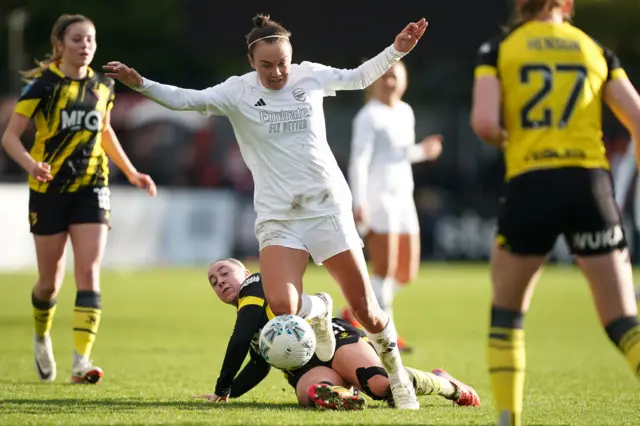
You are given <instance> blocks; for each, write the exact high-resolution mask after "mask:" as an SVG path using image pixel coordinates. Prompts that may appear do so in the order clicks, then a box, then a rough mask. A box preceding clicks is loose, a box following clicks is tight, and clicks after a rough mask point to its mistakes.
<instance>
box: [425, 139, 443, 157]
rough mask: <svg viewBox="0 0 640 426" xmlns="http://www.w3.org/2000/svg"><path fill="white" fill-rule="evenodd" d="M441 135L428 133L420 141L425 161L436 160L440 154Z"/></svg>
mask: <svg viewBox="0 0 640 426" xmlns="http://www.w3.org/2000/svg"><path fill="white" fill-rule="evenodd" d="M443 140H444V138H443V137H442V135H429V136H427V137H426V138H424V139H423V140H422V142H420V146H421V147H422V149H423V151H424V156H425V158H426V159H427V161H433V160H437V159H438V157H440V154H442V141H443Z"/></svg>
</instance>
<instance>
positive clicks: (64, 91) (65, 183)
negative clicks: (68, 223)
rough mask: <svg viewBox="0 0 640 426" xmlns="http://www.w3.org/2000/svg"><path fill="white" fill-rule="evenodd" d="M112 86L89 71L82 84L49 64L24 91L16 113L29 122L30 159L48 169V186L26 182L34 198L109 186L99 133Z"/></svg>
mask: <svg viewBox="0 0 640 426" xmlns="http://www.w3.org/2000/svg"><path fill="white" fill-rule="evenodd" d="M114 98H115V94H114V81H113V80H112V79H110V78H108V77H105V76H103V75H101V74H99V73H96V72H94V71H93V70H92V69H89V72H88V75H87V77H86V78H84V79H81V80H74V79H71V78H68V77H66V76H65V75H64V74H63V73H62V72H61V71H60V69H59V68H58V67H57V66H56V65H55V64H52V65H50V66H49V68H48V69H46V70H45V71H43V72H42V74H41V75H39V76H38V77H37V78H36V79H34V80H33V81H32V82H31V83H30V84H29V85H28V86H27V87H26V88H25V89H24V91H23V94H22V96H21V97H20V100H19V101H18V104H17V106H16V109H15V112H16V113H18V114H21V115H23V116H25V117H29V118H32V119H33V121H34V124H35V126H36V137H35V141H34V144H33V148H32V149H31V156H32V157H33V159H34V160H36V161H38V162H41V161H42V162H46V163H48V164H49V165H51V174H52V175H53V180H52V181H50V182H38V181H37V180H35V179H33V178H32V177H29V187H30V188H31V189H32V190H33V191H36V192H41V193H45V192H75V191H77V190H78V189H79V188H81V187H87V186H90V187H102V186H107V185H108V183H109V182H108V179H109V169H108V159H107V156H106V154H105V152H104V150H103V149H102V131H103V129H104V122H105V118H106V116H107V114H109V111H110V110H111V108H113V101H114Z"/></svg>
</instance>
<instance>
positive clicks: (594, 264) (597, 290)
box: [578, 248, 640, 379]
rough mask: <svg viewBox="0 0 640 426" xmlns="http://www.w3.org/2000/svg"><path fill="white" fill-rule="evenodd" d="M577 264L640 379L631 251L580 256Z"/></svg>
mask: <svg viewBox="0 0 640 426" xmlns="http://www.w3.org/2000/svg"><path fill="white" fill-rule="evenodd" d="M578 264H579V265H580V267H581V268H582V271H583V273H584V274H585V276H586V277H587V279H588V281H589V284H590V286H591V292H592V294H593V298H594V300H595V303H596V308H597V310H598V315H599V316H600V322H601V323H602V326H603V327H604V328H605V330H606V332H607V335H608V336H609V339H611V341H612V342H613V344H614V345H616V347H617V348H618V349H619V350H620V351H621V352H622V354H623V355H624V356H625V358H626V360H627V363H628V364H629V367H631V371H633V372H634V373H635V375H636V377H638V378H639V379H640V323H639V322H638V306H637V304H636V297H635V294H634V288H633V272H632V270H631V264H630V259H629V252H628V250H627V249H626V248H625V249H621V250H615V251H613V252H611V253H606V254H601V255H594V256H579V257H578Z"/></svg>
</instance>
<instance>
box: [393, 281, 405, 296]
mask: <svg viewBox="0 0 640 426" xmlns="http://www.w3.org/2000/svg"><path fill="white" fill-rule="evenodd" d="M404 286H405V284H400V283H398V281H396V280H393V295H394V296H396V295H397V294H398V293H400V290H402V289H403V288H404Z"/></svg>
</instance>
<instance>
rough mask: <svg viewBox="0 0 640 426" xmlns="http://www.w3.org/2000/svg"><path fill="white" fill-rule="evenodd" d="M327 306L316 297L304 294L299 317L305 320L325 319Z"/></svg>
mask: <svg viewBox="0 0 640 426" xmlns="http://www.w3.org/2000/svg"><path fill="white" fill-rule="evenodd" d="M327 314H328V312H327V304H326V303H325V302H324V300H323V299H321V298H320V297H318V296H316V295H309V294H307V293H302V304H301V305H300V311H298V316H299V317H302V318H304V319H311V318H318V317H324V316H325V315H327Z"/></svg>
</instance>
